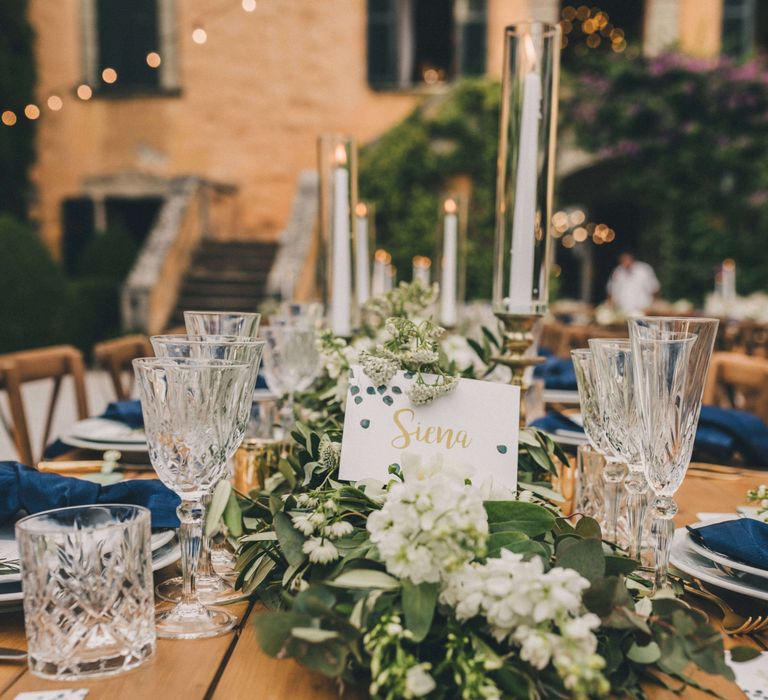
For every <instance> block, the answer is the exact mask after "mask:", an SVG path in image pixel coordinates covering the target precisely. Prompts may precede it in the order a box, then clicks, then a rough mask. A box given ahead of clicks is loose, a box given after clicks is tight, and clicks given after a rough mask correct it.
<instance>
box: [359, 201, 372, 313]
mask: <svg viewBox="0 0 768 700" xmlns="http://www.w3.org/2000/svg"><path fill="white" fill-rule="evenodd" d="M375 224H376V211H375V205H373V204H370V203H369V202H358V203H357V204H356V205H355V245H354V258H355V300H356V302H357V305H358V306H362V305H363V304H365V302H366V301H368V298H369V297H370V296H371V254H372V251H374V250H375V249H376V226H375Z"/></svg>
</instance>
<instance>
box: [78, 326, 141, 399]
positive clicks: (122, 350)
mask: <svg viewBox="0 0 768 700" xmlns="http://www.w3.org/2000/svg"><path fill="white" fill-rule="evenodd" d="M152 355H154V353H153V352H152V345H151V343H150V342H149V338H147V337H146V336H144V335H127V336H125V337H123V338H115V339H114V340H105V341H104V342H102V343H97V344H96V345H95V346H94V347H93V358H94V360H95V362H96V364H97V365H98V366H100V367H102V368H103V369H105V370H106V371H107V372H108V373H109V377H110V379H111V380H112V386H113V387H114V389H115V396H116V397H117V399H118V401H125V400H126V399H129V398H130V397H131V391H132V390H133V367H132V365H131V360H134V359H136V358H137V357H152Z"/></svg>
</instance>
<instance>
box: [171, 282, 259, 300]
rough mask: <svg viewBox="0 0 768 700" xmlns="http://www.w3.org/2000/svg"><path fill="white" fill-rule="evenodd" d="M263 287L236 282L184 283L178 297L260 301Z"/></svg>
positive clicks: (257, 284) (256, 284)
mask: <svg viewBox="0 0 768 700" xmlns="http://www.w3.org/2000/svg"><path fill="white" fill-rule="evenodd" d="M263 295H264V285H263V284H259V283H255V284H246V283H237V282H234V283H233V282H189V281H188V282H184V284H182V286H181V292H180V294H179V296H182V297H185V296H198V297H248V298H251V299H261V298H262V296H263Z"/></svg>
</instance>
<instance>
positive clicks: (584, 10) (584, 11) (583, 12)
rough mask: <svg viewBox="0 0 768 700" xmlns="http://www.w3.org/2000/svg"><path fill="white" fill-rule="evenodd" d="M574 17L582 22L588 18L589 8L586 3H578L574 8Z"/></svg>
mask: <svg viewBox="0 0 768 700" xmlns="http://www.w3.org/2000/svg"><path fill="white" fill-rule="evenodd" d="M576 18H577V19H579V20H581V21H582V22H583V21H584V20H585V19H589V8H588V7H587V6H586V5H579V8H578V9H577V10H576Z"/></svg>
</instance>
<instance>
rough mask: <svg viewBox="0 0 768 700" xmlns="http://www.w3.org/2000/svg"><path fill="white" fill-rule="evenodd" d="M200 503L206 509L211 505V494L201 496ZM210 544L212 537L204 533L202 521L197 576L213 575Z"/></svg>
mask: <svg viewBox="0 0 768 700" xmlns="http://www.w3.org/2000/svg"><path fill="white" fill-rule="evenodd" d="M200 504H201V505H202V506H203V508H204V509H205V510H206V511H207V510H208V506H209V505H211V494H206V495H205V496H203V497H202V498H201V499H200ZM212 544H213V542H212V538H211V537H209V536H208V535H206V534H205V522H203V533H202V541H201V543H200V559H199V561H198V563H197V577H198V578H212V577H213V576H215V574H214V572H213V563H212V562H211V545H212Z"/></svg>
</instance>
